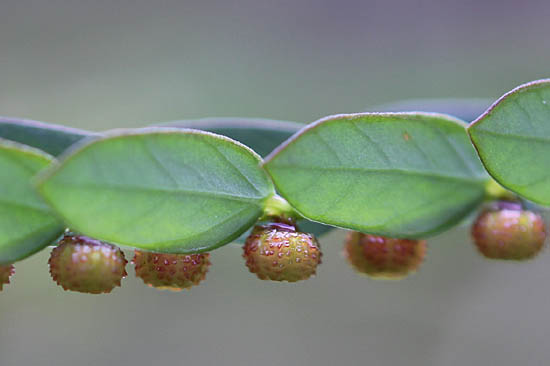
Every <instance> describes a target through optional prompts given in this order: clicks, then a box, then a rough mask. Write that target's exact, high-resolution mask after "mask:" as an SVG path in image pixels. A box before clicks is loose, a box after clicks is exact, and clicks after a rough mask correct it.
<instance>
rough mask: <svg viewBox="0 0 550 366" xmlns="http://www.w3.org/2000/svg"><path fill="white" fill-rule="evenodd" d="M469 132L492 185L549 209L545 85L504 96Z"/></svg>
mask: <svg viewBox="0 0 550 366" xmlns="http://www.w3.org/2000/svg"><path fill="white" fill-rule="evenodd" d="M468 131H469V133H470V137H471V139H472V142H473V143H474V145H475V147H476V149H477V151H478V153H479V156H480V158H481V160H482V162H483V164H484V165H485V167H486V168H487V171H488V172H489V174H491V176H493V178H494V179H495V180H496V181H497V182H499V183H500V184H501V185H502V186H504V187H505V188H508V189H509V190H511V191H513V192H516V193H518V194H519V195H522V196H524V197H525V198H527V199H530V200H532V201H534V202H537V203H541V204H545V205H548V204H550V169H549V167H550V79H546V80H539V81H534V82H532V83H528V84H525V85H522V86H520V87H518V88H516V89H514V90H512V91H511V92H509V93H507V94H505V95H504V96H503V97H502V98H500V99H499V100H498V101H497V102H496V103H495V104H493V106H492V107H490V108H489V109H488V110H487V111H486V112H485V113H484V114H483V115H482V116H480V117H479V118H478V119H477V120H476V121H474V123H473V124H472V125H471V126H470V127H469V129H468Z"/></svg>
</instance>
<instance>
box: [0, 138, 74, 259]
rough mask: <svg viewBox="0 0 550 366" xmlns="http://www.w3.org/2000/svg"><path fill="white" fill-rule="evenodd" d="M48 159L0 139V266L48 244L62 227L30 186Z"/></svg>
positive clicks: (43, 155) (47, 162)
mask: <svg viewBox="0 0 550 366" xmlns="http://www.w3.org/2000/svg"><path fill="white" fill-rule="evenodd" d="M52 159H53V158H52V157H51V156H49V155H47V154H45V153H42V152H40V151H38V150H36V149H32V148H30V147H28V146H24V145H20V144H17V143H14V142H11V141H6V140H1V139H0V171H1V172H2V179H1V181H0V264H6V263H12V262H15V261H18V260H21V259H23V258H26V257H28V256H29V255H31V254H33V253H35V252H37V251H39V250H40V249H42V248H44V247H45V246H47V245H48V244H50V243H52V242H53V240H55V239H56V238H57V237H58V236H59V235H60V234H61V233H62V232H63V229H64V227H63V226H62V225H61V223H60V222H59V221H58V220H57V219H55V215H54V212H53V211H52V210H51V209H50V208H49V207H48V205H47V204H46V203H45V202H44V201H43V200H42V199H41V198H40V196H39V195H38V194H37V193H36V191H35V190H34V187H33V186H32V184H31V180H32V178H33V177H34V175H35V174H36V173H37V172H39V171H40V170H42V169H44V168H45V167H46V166H48V165H49V164H50V163H51V162H52Z"/></svg>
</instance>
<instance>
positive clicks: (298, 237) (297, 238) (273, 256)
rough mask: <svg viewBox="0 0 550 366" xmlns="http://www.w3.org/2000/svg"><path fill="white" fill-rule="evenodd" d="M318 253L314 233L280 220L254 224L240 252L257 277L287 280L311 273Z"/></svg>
mask: <svg viewBox="0 0 550 366" xmlns="http://www.w3.org/2000/svg"><path fill="white" fill-rule="evenodd" d="M321 255H322V254H321V248H320V246H319V243H318V242H317V239H315V237H314V236H313V235H311V234H306V233H302V232H299V231H298V230H297V229H296V226H294V225H289V224H283V223H271V224H267V225H259V226H256V227H255V228H254V230H253V231H252V233H251V234H250V236H249V237H248V238H247V239H246V243H245V245H244V253H243V257H244V258H245V259H246V266H247V267H248V269H249V270H250V272H252V273H255V274H256V276H258V278H260V279H262V280H273V281H288V282H296V281H300V280H306V279H308V278H309V277H311V276H312V275H314V274H315V271H316V269H317V265H318V264H319V263H321Z"/></svg>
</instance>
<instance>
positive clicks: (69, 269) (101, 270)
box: [48, 235, 128, 294]
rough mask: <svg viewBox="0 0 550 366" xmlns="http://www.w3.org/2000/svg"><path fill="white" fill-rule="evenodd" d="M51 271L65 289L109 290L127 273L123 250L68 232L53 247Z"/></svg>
mask: <svg viewBox="0 0 550 366" xmlns="http://www.w3.org/2000/svg"><path fill="white" fill-rule="evenodd" d="M48 263H49V264H50V273H51V275H52V278H53V280H54V281H55V282H57V284H58V285H60V286H61V287H63V289H65V290H70V291H78V292H84V293H90V294H100V293H109V292H111V291H112V290H113V288H115V286H120V282H121V280H122V278H123V277H125V276H126V275H127V273H126V270H125V267H126V263H128V261H127V260H126V259H125V258H124V253H122V251H121V250H120V249H119V248H117V247H115V246H113V245H111V244H107V243H104V242H101V241H99V240H95V239H91V238H88V237H86V236H82V235H65V236H64V237H63V239H61V240H60V241H59V245H58V246H57V247H55V248H54V249H53V250H52V254H51V256H50V260H49V262H48Z"/></svg>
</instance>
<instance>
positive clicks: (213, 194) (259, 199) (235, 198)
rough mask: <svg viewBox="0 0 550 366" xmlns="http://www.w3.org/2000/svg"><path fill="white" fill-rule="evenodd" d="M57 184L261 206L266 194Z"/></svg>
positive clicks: (111, 185)
mask: <svg viewBox="0 0 550 366" xmlns="http://www.w3.org/2000/svg"><path fill="white" fill-rule="evenodd" d="M58 186H76V187H77V188H84V189H85V188H92V189H99V190H101V189H110V190H116V191H121V190H122V191H140V192H156V193H168V194H181V195H195V196H208V197H209V198H219V199H222V200H228V201H237V202H244V203H250V204H255V205H257V206H261V204H260V203H261V202H262V201H263V200H265V199H267V197H268V195H265V196H262V197H247V196H240V195H234V194H229V193H221V192H209V191H194V190H188V189H182V188H177V189H168V188H159V187H139V186H118V185H113V184H93V183H63V184H59V185H58Z"/></svg>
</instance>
